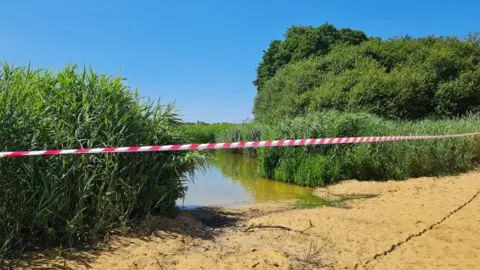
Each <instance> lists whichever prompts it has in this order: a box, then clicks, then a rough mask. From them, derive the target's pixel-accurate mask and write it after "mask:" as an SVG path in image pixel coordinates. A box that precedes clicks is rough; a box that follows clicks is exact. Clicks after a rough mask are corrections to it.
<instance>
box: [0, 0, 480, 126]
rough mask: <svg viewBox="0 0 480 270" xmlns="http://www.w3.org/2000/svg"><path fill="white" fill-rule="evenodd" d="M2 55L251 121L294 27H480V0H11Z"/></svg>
mask: <svg viewBox="0 0 480 270" xmlns="http://www.w3.org/2000/svg"><path fill="white" fill-rule="evenodd" d="M0 10H1V16H0V58H3V59H5V60H7V61H8V62H9V63H13V64H16V65H25V64H28V63H29V62H31V63H32V64H33V65H34V66H35V67H42V68H44V67H50V68H54V69H56V68H61V67H63V66H64V65H65V64H67V63H75V64H80V65H84V64H86V65H91V66H92V67H93V68H94V69H95V70H96V71H98V72H101V73H105V72H106V73H109V74H112V75H122V76H124V77H127V78H129V81H128V83H129V84H130V85H131V86H133V87H138V88H139V91H140V93H141V94H142V95H144V96H149V97H151V98H153V99H158V98H161V101H162V103H166V102H171V101H174V100H175V101H176V104H177V108H178V109H179V110H180V113H181V114H182V115H183V118H184V120H186V121H196V120H201V121H206V122H217V121H229V122H240V121H242V120H244V119H246V118H251V117H252V115H251V110H252V105H253V98H254V96H255V88H254V86H253V85H252V81H253V80H254V79H255V68H256V66H257V64H258V62H259V61H260V60H261V56H262V50H264V49H266V48H267V47H268V45H269V43H270V41H271V40H273V39H281V38H282V34H283V33H284V32H285V30H286V29H287V28H288V27H289V26H291V25H313V26H318V25H320V24H322V23H324V22H329V23H331V24H334V25H335V26H336V27H338V28H341V27H351V28H353V29H360V30H363V31H365V32H366V33H367V35H368V36H380V37H383V38H387V37H389V36H393V35H405V34H408V35H411V36H424V35H429V34H435V35H457V36H462V37H463V36H465V35H466V34H467V33H468V32H475V31H480V15H479V14H480V13H479V10H480V1H473V0H472V1H446V0H445V1H441V0H437V1H420V0H416V1H410V0H408V1H366V0H364V1H353V0H352V1H338V0H336V1H320V0H317V1H314V0H308V1H307V0H305V1H303V0H297V1H293V0H292V1H281V0H280V1H279V0H277V1H274V0H268V1H267V0H256V1H253V0H230V1H227V0H223V1H221V0H203V1H200V0H197V1H194V0H190V1H187V0H182V1H180V0H178V1H173V0H171V1H154V0H150V1H120V0H116V1H107V0H102V1H91V0H82V1H65V0H62V1H60V0H55V1H49V0H45V1H34V0H30V1H13V0H12V1H2V4H1V7H0Z"/></svg>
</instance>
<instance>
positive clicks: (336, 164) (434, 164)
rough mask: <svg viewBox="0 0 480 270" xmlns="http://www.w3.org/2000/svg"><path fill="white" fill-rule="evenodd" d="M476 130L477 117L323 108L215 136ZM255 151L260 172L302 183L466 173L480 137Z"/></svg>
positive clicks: (477, 152) (249, 137)
mask: <svg viewBox="0 0 480 270" xmlns="http://www.w3.org/2000/svg"><path fill="white" fill-rule="evenodd" d="M479 130H480V117H479V116H478V115H472V116H469V117H466V118H459V119H451V120H422V121H416V122H407V121H389V120H384V119H381V118H379V117H375V116H372V115H369V114H363V113H360V114H352V113H338V112H323V113H318V114H314V115H310V116H307V117H302V118H296V119H293V120H288V121H284V122H282V123H279V124H276V125H270V126H267V125H261V124H258V123H249V124H246V125H244V126H242V127H241V128H238V127H237V128H233V129H230V130H224V131H223V132H220V133H219V134H218V136H217V141H221V140H223V139H225V140H231V139H239V140H247V141H248V140H258V139H261V140H271V139H299V138H324V137H349V136H383V135H385V136H390V135H440V134H455V133H464V132H472V131H479ZM249 151H250V152H254V153H255V156H256V161H257V170H258V173H259V174H260V175H261V176H264V177H267V178H270V179H275V180H279V181H285V182H292V183H295V184H298V185H305V186H324V185H328V184H332V183H336V182H338V181H341V180H344V179H359V180H389V179H394V180H400V179H406V178H409V177H419V176H438V175H446V174H455V173H459V172H465V171H468V170H470V169H472V168H474V167H475V165H476V164H478V161H479V158H480V138H479V137H478V136H477V137H464V138H454V139H441V140H422V141H397V142H382V143H368V144H367V143H362V144H348V145H322V146H304V147H302V146H300V147H273V148H259V149H256V150H249Z"/></svg>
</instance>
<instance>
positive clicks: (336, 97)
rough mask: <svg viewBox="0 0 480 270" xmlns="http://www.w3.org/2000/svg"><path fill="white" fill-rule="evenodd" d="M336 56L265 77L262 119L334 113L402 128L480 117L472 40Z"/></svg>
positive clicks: (394, 45) (390, 44)
mask: <svg viewBox="0 0 480 270" xmlns="http://www.w3.org/2000/svg"><path fill="white" fill-rule="evenodd" d="M329 48H330V49H329V50H328V51H326V52H325V53H323V54H320V55H315V54H313V55H309V56H308V57H305V58H303V59H297V60H296V61H291V62H289V63H288V64H285V65H282V67H281V68H278V69H277V70H276V71H275V73H274V74H273V75H272V76H270V77H269V78H268V80H267V79H265V78H266V77H265V78H264V79H263V82H262V84H261V87H258V91H257V95H256V97H255V104H254V109H253V112H254V115H255V119H256V120H258V121H260V122H264V123H269V122H272V121H278V120H282V119H284V118H292V117H298V116H306V115H308V114H310V113H316V112H319V111H324V110H331V109H335V110H338V111H345V112H369V113H372V114H375V115H378V116H381V117H385V118H389V119H399V120H405V119H408V120H415V119H424V118H431V117H435V118H439V119H441V118H445V117H458V116H465V115H467V114H469V113H476V112H479V111H480V86H479V85H480V84H479V82H480V46H478V43H476V42H473V41H472V40H470V39H466V40H462V39H458V38H453V37H447V38H434V37H426V38H418V39H413V38H397V39H390V40H384V41H382V40H379V39H369V40H368V41H365V42H361V43H357V44H355V45H348V44H344V43H339V44H337V43H335V44H332V45H331V46H330V47H329Z"/></svg>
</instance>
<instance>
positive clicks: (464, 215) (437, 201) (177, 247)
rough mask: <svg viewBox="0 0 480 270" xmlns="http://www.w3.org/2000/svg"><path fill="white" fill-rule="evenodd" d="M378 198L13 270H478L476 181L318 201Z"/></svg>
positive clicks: (365, 190) (357, 186) (226, 217)
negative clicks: (52, 269) (43, 269)
mask: <svg viewBox="0 0 480 270" xmlns="http://www.w3.org/2000/svg"><path fill="white" fill-rule="evenodd" d="M325 192H327V193H329V194H332V196H331V197H332V198H334V197H335V196H334V194H376V195H378V196H376V197H373V198H368V199H357V200H351V201H347V202H344V205H343V206H344V207H342V208H333V207H319V208H314V209H295V208H294V204H292V203H291V201H280V202H267V203H259V204H255V205H250V206H242V207H236V208H228V209H222V208H208V209H203V210H196V211H184V212H181V213H179V214H178V216H177V217H176V218H174V219H171V218H165V217H157V218H153V219H152V220H149V221H148V222H146V223H145V224H141V226H139V231H140V232H141V233H142V234H141V235H138V234H137V235H132V236H129V237H126V236H112V237H111V238H110V240H109V241H108V245H107V246H106V247H103V248H101V249H98V250H97V251H92V250H89V251H75V252H70V253H67V254H65V255H63V256H62V258H57V259H55V260H52V259H46V258H37V259H35V260H30V261H28V262H26V261H23V262H17V263H16V264H15V267H16V268H33V267H39V266H43V267H45V266H50V267H61V268H69V269H479V268H480V237H479V232H480V195H479V192H480V172H472V173H468V174H464V175H460V176H455V177H442V178H418V179H411V180H407V181H397V182H393V181H389V182H358V181H345V182H342V183H340V184H338V185H334V186H331V187H329V188H328V189H326V190H322V189H318V190H317V193H318V194H324V193H325Z"/></svg>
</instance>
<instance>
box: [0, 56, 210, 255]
mask: <svg viewBox="0 0 480 270" xmlns="http://www.w3.org/2000/svg"><path fill="white" fill-rule="evenodd" d="M180 125H181V123H180V120H179V119H178V117H177V115H176V114H175V113H174V111H173V107H172V106H170V105H168V106H161V105H154V103H152V102H141V100H140V97H139V96H138V93H137V92H132V91H130V89H128V87H126V86H125V84H124V83H123V82H122V79H121V78H112V77H108V76H106V75H98V74H97V73H95V72H93V71H91V70H81V71H77V69H76V68H75V67H67V68H65V69H63V70H61V71H58V72H56V73H52V72H51V71H48V70H34V69H31V68H30V67H11V66H9V65H8V64H6V63H4V64H3V65H2V68H1V70H0V151H15V150H34V149H62V148H67V149H68V148H91V147H106V146H112V147H115V146H134V145H135V146H136V145H155V144H178V143H186V142H187V140H186V137H185V135H184V133H183V131H182V130H181V128H180ZM202 160H203V159H202V157H201V156H199V155H198V153H196V152H156V153H138V154H136V153H123V154H92V155H68V156H50V157H20V158H0V263H1V261H2V260H3V259H4V258H5V256H15V255H19V254H21V253H22V252H23V251H25V250H26V249H33V248H37V247H42V248H44V247H48V246H51V245H60V244H62V245H63V246H65V245H73V244H75V243H78V242H82V241H91V240H95V239H97V238H98V237H99V236H101V235H102V234H103V233H105V232H106V231H107V230H110V229H113V228H122V227H123V228H125V226H126V225H127V224H128V223H129V222H131V221H132V220H135V219H139V218H142V217H145V216H146V215H149V214H151V213H152V212H157V213H166V212H167V211H169V210H171V209H172V208H173V207H174V205H175V200H176V199H177V198H179V197H181V196H182V195H183V194H184V185H183V181H185V179H186V174H188V173H191V172H193V170H194V168H195V167H196V166H198V165H201V163H202Z"/></svg>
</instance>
